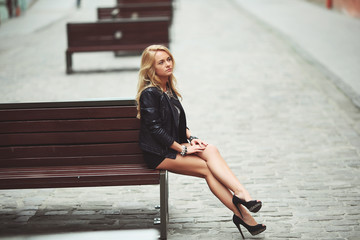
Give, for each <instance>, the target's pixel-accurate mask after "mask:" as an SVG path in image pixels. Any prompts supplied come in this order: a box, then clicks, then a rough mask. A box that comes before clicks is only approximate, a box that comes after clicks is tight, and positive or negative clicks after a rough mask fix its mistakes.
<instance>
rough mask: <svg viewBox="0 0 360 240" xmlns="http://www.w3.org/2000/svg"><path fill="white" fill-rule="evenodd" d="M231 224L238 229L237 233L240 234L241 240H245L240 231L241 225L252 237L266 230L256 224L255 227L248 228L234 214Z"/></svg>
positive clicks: (248, 226)
mask: <svg viewBox="0 0 360 240" xmlns="http://www.w3.org/2000/svg"><path fill="white" fill-rule="evenodd" d="M233 222H234V224H235V225H236V227H237V228H238V229H239V232H240V234H241V236H242V238H243V239H245V237H244V234H243V233H242V231H241V228H240V225H243V226H244V227H245V228H246V229H247V230H248V231H249V233H250V234H251V235H253V236H254V235H257V234H259V233H262V232H263V231H265V230H266V226H264V225H262V224H257V225H255V226H250V225H248V224H246V223H245V222H244V221H243V220H242V219H241V218H239V217H238V216H236V215H235V214H234V216H233Z"/></svg>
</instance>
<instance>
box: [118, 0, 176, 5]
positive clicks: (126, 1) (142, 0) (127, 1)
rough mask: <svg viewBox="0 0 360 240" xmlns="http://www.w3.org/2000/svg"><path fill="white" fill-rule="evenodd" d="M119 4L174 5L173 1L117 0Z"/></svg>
mask: <svg viewBox="0 0 360 240" xmlns="http://www.w3.org/2000/svg"><path fill="white" fill-rule="evenodd" d="M116 2H117V3H118V4H131V3H160V2H162V3H163V2H167V3H172V0H117V1H116Z"/></svg>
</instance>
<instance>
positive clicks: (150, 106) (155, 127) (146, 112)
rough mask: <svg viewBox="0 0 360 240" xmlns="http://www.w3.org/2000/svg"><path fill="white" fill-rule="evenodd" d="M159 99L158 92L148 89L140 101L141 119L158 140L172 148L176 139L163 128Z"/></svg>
mask: <svg viewBox="0 0 360 240" xmlns="http://www.w3.org/2000/svg"><path fill="white" fill-rule="evenodd" d="M158 98H159V97H158V96H157V92H154V90H151V89H147V90H144V91H143V92H142V94H141V96H140V101H139V104H140V114H141V119H142V122H143V123H144V124H145V127H146V128H147V129H148V130H149V132H150V134H151V135H152V136H153V137H154V138H156V140H158V141H159V142H161V143H162V144H164V145H165V146H167V147H170V146H171V145H172V144H173V143H174V141H175V139H174V138H173V137H172V136H171V135H169V134H168V133H167V132H166V131H165V129H164V128H163V126H162V120H161V117H160V106H159V99H158Z"/></svg>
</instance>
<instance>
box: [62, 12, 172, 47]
mask: <svg viewBox="0 0 360 240" xmlns="http://www.w3.org/2000/svg"><path fill="white" fill-rule="evenodd" d="M169 24H170V22H169V18H167V17H158V18H141V19H116V20H102V21H99V22H90V23H68V24H67V40H68V50H67V51H70V52H71V51H78V52H79V51H82V50H83V51H86V52H87V51H141V50H143V49H145V48H146V47H147V46H149V45H151V44H162V45H165V46H168V45H169Z"/></svg>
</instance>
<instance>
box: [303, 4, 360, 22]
mask: <svg viewBox="0 0 360 240" xmlns="http://www.w3.org/2000/svg"><path fill="white" fill-rule="evenodd" d="M306 1H308V2H312V3H316V4H319V5H321V6H324V7H327V8H329V9H334V10H337V11H340V12H343V13H346V14H348V15H350V16H353V17H357V18H360V0H306Z"/></svg>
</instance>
